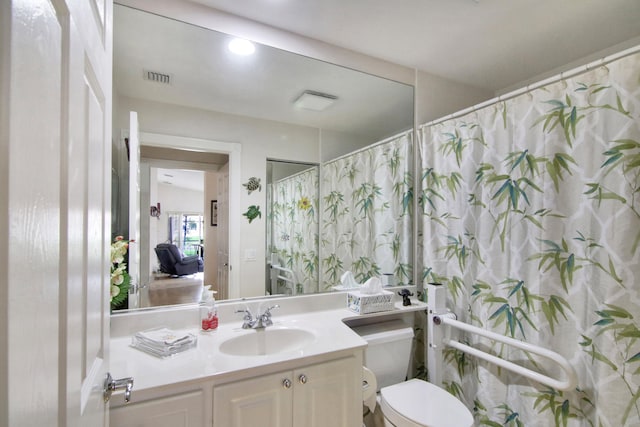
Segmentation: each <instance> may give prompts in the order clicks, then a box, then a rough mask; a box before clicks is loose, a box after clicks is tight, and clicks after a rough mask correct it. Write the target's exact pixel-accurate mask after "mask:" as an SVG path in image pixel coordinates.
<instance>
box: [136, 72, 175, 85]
mask: <svg viewBox="0 0 640 427" xmlns="http://www.w3.org/2000/svg"><path fill="white" fill-rule="evenodd" d="M142 77H143V78H144V79H145V80H149V81H152V82H157V83H162V84H165V85H170V84H171V75H170V74H166V73H160V72H158V71H151V70H144V72H143V75H142Z"/></svg>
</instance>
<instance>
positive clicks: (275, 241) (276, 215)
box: [267, 167, 319, 294]
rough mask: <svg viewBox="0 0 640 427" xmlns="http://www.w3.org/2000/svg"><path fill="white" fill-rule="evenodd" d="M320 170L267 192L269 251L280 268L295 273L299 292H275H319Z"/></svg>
mask: <svg viewBox="0 0 640 427" xmlns="http://www.w3.org/2000/svg"><path fill="white" fill-rule="evenodd" d="M318 182H319V177H318V169H317V167H313V168H311V169H308V170H306V171H303V172H300V173H297V174H295V175H292V176H290V177H287V178H284V179H281V180H279V181H277V182H274V183H273V184H271V185H270V186H269V188H268V191H267V197H268V199H269V200H268V203H269V206H271V210H270V218H268V220H269V221H271V227H269V229H270V230H271V231H270V233H271V234H270V235H269V236H267V238H268V241H269V242H271V245H270V247H269V248H268V250H269V252H270V253H275V254H277V256H278V260H279V262H280V265H282V266H283V267H286V268H289V269H291V270H292V271H293V274H294V279H295V282H296V283H295V289H290V288H286V287H283V286H284V283H280V282H279V283H278V285H279V288H278V289H272V292H278V293H293V294H302V293H304V294H307V293H314V292H318V278H319V274H318V253H317V252H316V248H317V247H318V218H319V214H318V199H317V194H318Z"/></svg>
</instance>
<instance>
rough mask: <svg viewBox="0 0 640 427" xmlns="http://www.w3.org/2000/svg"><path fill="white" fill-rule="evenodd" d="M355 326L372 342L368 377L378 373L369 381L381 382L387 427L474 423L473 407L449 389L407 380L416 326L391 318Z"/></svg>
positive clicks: (367, 353) (460, 426)
mask: <svg viewBox="0 0 640 427" xmlns="http://www.w3.org/2000/svg"><path fill="white" fill-rule="evenodd" d="M352 329H353V330H354V331H355V332H356V333H357V334H358V335H360V336H361V337H362V338H363V339H364V340H365V341H367V343H368V346H367V349H366V350H365V354H364V364H365V367H366V369H365V370H364V372H365V374H364V377H365V380H366V379H367V377H371V376H372V375H373V376H374V378H371V379H370V381H369V382H374V383H376V384H377V388H376V391H379V393H378V395H377V402H378V404H379V405H380V409H381V410H382V414H383V415H384V425H385V427H471V426H473V415H471V412H470V411H469V409H467V407H466V406H464V404H463V403H462V402H460V401H459V400H458V399H456V398H455V397H454V396H453V395H451V394H450V393H448V392H447V391H446V390H444V389H442V388H440V387H438V386H436V385H434V384H431V383H429V382H426V381H423V380H419V379H412V380H409V381H405V379H406V376H407V370H408V367H409V361H410V359H411V347H412V342H413V328H411V327H409V326H407V325H406V324H405V323H403V322H402V321H400V320H391V321H385V322H380V323H374V324H367V325H362V326H355V327H353V328H352ZM364 397H366V393H365V396H364ZM369 407H371V406H370V405H369Z"/></svg>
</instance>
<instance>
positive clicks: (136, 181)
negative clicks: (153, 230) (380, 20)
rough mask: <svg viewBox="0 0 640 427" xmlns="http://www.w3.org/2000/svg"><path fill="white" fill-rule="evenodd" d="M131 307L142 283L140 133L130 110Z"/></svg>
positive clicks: (134, 113)
mask: <svg viewBox="0 0 640 427" xmlns="http://www.w3.org/2000/svg"><path fill="white" fill-rule="evenodd" d="M129 240H133V241H132V242H130V243H129V264H127V267H128V271H129V276H130V277H131V291H130V292H129V308H138V305H139V304H138V302H139V295H138V294H139V285H140V133H139V130H138V113H136V112H135V111H130V112H129Z"/></svg>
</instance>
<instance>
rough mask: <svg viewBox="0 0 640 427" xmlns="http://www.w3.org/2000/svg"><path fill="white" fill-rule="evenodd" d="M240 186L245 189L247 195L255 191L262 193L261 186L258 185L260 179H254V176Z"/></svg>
mask: <svg viewBox="0 0 640 427" xmlns="http://www.w3.org/2000/svg"><path fill="white" fill-rule="evenodd" d="M242 186H243V187H245V188H246V189H247V194H251V193H253V192H254V191H256V190H258V191H262V184H260V178H256V177H255V176H252V177H251V178H249V181H247V182H246V183H245V184H242Z"/></svg>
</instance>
